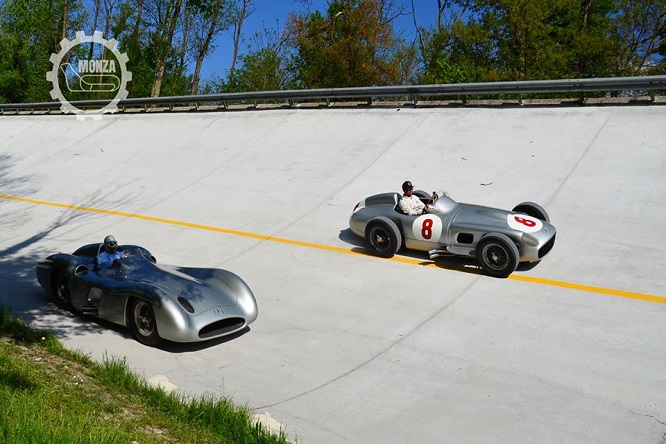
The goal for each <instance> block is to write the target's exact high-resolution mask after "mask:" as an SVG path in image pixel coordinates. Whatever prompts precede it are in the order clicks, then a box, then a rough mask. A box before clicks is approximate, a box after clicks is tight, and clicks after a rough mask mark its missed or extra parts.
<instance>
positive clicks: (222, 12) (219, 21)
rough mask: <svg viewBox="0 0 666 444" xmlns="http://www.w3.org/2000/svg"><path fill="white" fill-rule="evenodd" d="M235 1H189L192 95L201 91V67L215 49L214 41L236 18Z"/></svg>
mask: <svg viewBox="0 0 666 444" xmlns="http://www.w3.org/2000/svg"><path fill="white" fill-rule="evenodd" d="M234 6H235V2H233V0H189V2H188V4H187V8H186V10H187V11H188V12H189V14H190V16H191V23H192V25H191V28H190V30H189V31H190V45H191V51H192V53H193V55H194V58H195V66H194V74H193V77H192V88H191V90H190V93H191V94H196V93H197V91H198V89H199V80H200V77H201V66H202V65H203V62H204V59H205V58H206V56H207V55H208V54H209V53H210V52H211V51H212V50H213V49H214V47H215V46H214V44H213V41H214V39H215V38H216V37H217V36H218V35H219V34H220V33H221V32H222V31H224V30H226V29H229V27H230V26H231V24H232V21H233V18H234V12H235V11H234V8H233V7H234Z"/></svg>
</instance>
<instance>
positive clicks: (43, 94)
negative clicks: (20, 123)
mask: <svg viewBox="0 0 666 444" xmlns="http://www.w3.org/2000/svg"><path fill="white" fill-rule="evenodd" d="M83 18H84V9H83V7H82V6H81V4H80V3H79V2H78V1H76V0H44V1H40V2H33V1H29V0H6V1H4V2H2V3H0V49H2V51H1V53H2V55H3V57H2V59H3V60H2V61H0V67H1V68H2V69H1V70H0V73H1V74H0V101H5V102H41V101H50V100H51V97H50V95H49V91H50V90H51V88H52V85H51V84H50V83H48V82H47V81H46V73H47V72H48V71H50V70H51V69H52V68H53V66H52V64H51V62H50V60H49V58H50V56H51V53H57V52H59V51H60V45H59V42H60V41H61V40H62V37H63V32H65V31H66V30H67V29H68V28H71V27H80V26H82V23H83ZM65 34H66V32H65ZM71 34H73V33H71ZM71 34H70V36H69V37H70V38H73V37H74V36H73V35H71Z"/></svg>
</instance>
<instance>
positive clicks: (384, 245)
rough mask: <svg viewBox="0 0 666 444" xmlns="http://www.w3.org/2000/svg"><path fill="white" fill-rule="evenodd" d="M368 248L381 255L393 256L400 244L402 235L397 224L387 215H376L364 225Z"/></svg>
mask: <svg viewBox="0 0 666 444" xmlns="http://www.w3.org/2000/svg"><path fill="white" fill-rule="evenodd" d="M365 239H366V241H367V242H368V249H369V250H370V252H372V253H373V254H376V255H377V256H381V257H387V258H388V257H391V256H393V255H394V254H395V253H396V252H397V251H398V250H399V249H400V246H401V245H402V235H401V234H400V230H399V229H398V226H397V225H396V224H395V222H393V221H392V220H391V219H389V218H388V217H377V218H375V219H372V220H371V221H370V222H368V225H366V227H365Z"/></svg>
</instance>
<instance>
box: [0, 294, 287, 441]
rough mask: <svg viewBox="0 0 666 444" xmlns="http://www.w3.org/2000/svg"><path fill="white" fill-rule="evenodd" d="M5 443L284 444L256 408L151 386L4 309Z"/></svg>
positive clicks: (0, 353) (0, 425) (1, 382)
mask: <svg viewBox="0 0 666 444" xmlns="http://www.w3.org/2000/svg"><path fill="white" fill-rule="evenodd" d="M0 412H2V414H0V442H3V443H8V444H10V443H39V444H49V443H53V444H55V443H58V444H60V443H67V444H78V443H123V444H130V443H131V444H149V443H160V444H163V443H197V444H199V443H201V444H206V443H216V444H218V443H234V444H236V443H287V442H288V441H287V439H286V437H285V435H284V433H283V432H281V433H279V434H274V433H271V432H270V431H268V430H267V429H266V428H264V427H263V426H261V425H260V424H255V423H253V421H252V412H251V409H250V408H249V407H247V406H239V405H235V404H234V403H233V401H231V400H229V399H226V398H222V399H215V398H213V397H211V396H202V397H200V398H196V399H186V398H184V397H182V396H181V395H178V394H175V393H166V392H164V391H163V390H162V389H160V388H155V387H152V386H150V385H148V384H147V383H146V382H145V381H144V380H143V379H141V378H139V377H138V376H136V375H135V374H133V373H132V372H131V371H129V370H128V367H127V364H126V362H125V360H122V359H115V358H113V359H108V358H107V359H104V361H103V362H102V363H98V362H95V361H93V360H91V359H90V358H88V357H87V356H84V355H82V354H79V353H74V352H71V351H68V350H66V349H65V348H64V347H63V346H62V344H61V343H60V341H59V340H58V339H57V338H56V337H55V336H54V335H52V334H51V333H48V332H45V331H39V330H35V329H32V328H31V327H30V326H29V325H27V324H26V323H24V322H23V321H21V320H20V319H17V318H15V317H13V316H12V315H11V313H10V311H9V310H8V309H6V308H3V307H0Z"/></svg>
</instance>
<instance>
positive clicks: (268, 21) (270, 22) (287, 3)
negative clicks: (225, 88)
mask: <svg viewBox="0 0 666 444" xmlns="http://www.w3.org/2000/svg"><path fill="white" fill-rule="evenodd" d="M395 1H396V3H401V2H402V3H404V5H405V9H406V10H409V11H411V0H395ZM310 5H311V10H312V11H315V10H317V11H320V12H321V13H322V15H326V14H325V12H326V9H327V5H328V1H327V0H310ZM414 9H415V14H416V20H417V23H418V25H419V26H431V25H433V24H434V23H435V19H436V16H437V0H414ZM305 11H306V8H305V7H304V6H303V3H302V1H299V0H255V10H254V12H253V13H252V14H251V15H250V16H249V17H248V18H247V19H246V21H245V23H244V24H243V35H244V37H245V38H246V39H249V37H251V36H252V35H253V34H254V33H255V32H260V31H261V30H262V29H263V28H264V26H265V27H267V28H272V29H279V30H282V28H283V27H284V25H285V23H286V22H287V15H288V14H289V13H290V12H297V13H303V12H305ZM396 29H399V30H402V31H403V36H404V37H405V38H406V39H407V40H412V39H414V37H415V34H416V32H415V30H414V22H413V17H412V16H411V15H408V16H404V17H401V18H400V19H398V20H397V22H396ZM245 49H246V48H245V47H241V48H240V52H241V53H244V52H246V51H245ZM232 54H233V39H232V35H231V31H227V32H224V33H222V34H221V35H220V37H219V38H218V39H217V41H216V48H215V50H214V52H213V53H212V54H210V55H209V56H208V57H207V58H206V60H205V61H204V64H203V65H202V70H201V78H202V80H206V79H208V78H209V77H211V76H212V75H214V74H216V75H218V76H225V75H226V74H227V72H228V69H229V66H230V64H231V57H232Z"/></svg>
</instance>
